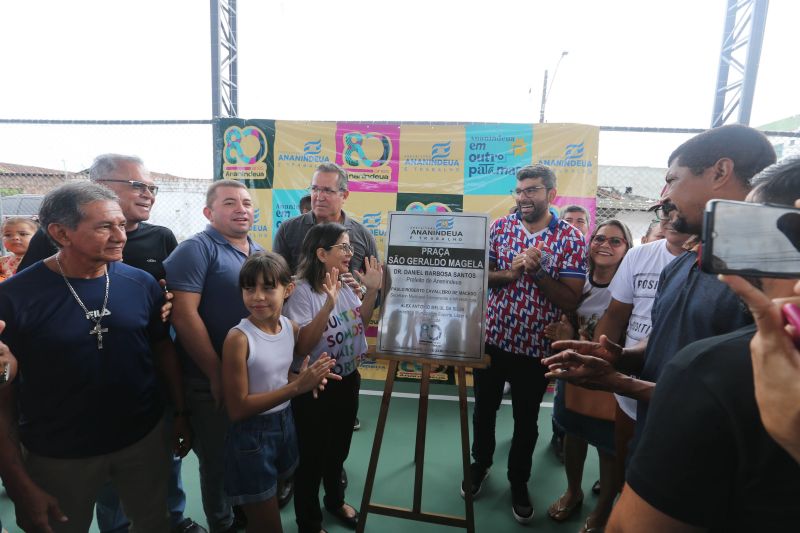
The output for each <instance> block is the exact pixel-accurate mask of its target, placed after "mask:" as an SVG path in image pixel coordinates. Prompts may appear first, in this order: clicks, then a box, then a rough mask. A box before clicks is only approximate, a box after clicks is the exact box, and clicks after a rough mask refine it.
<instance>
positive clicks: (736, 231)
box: [701, 200, 800, 278]
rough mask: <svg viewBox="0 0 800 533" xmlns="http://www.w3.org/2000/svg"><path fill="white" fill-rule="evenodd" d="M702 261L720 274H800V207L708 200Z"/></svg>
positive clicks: (709, 270) (708, 269)
mask: <svg viewBox="0 0 800 533" xmlns="http://www.w3.org/2000/svg"><path fill="white" fill-rule="evenodd" d="M701 265H702V267H703V270H705V271H706V272H713V273H718V274H740V275H745V276H762V277H778V278H800V209H795V208H793V207H786V206H776V205H771V204H756V203H749V202H733V201H729V200H712V201H710V202H708V204H707V205H706V211H705V218H704V221H703V245H702V248H701Z"/></svg>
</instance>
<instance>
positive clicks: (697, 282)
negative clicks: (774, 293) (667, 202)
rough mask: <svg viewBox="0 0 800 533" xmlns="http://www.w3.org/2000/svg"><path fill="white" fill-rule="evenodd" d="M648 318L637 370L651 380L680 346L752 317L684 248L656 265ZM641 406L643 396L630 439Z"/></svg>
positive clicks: (640, 422)
mask: <svg viewBox="0 0 800 533" xmlns="http://www.w3.org/2000/svg"><path fill="white" fill-rule="evenodd" d="M652 318H653V328H652V330H651V333H650V337H649V339H648V341H647V350H646V352H645V360H644V368H643V369H642V373H641V379H643V380H645V381H652V382H657V381H658V378H659V377H660V376H661V372H662V371H663V370H664V367H665V366H666V365H667V363H669V362H670V361H671V360H672V358H673V357H675V355H676V354H677V353H678V352H679V351H680V350H681V349H682V348H683V347H684V346H687V345H689V344H691V343H692V342H695V341H698V340H701V339H705V338H708V337H715V336H717V335H724V334H726V333H730V332H731V331H735V330H737V329H739V328H741V327H742V326H746V325H748V324H751V323H752V322H753V317H752V315H750V312H749V311H748V310H747V308H746V307H745V305H744V304H743V303H742V301H741V300H739V297H738V296H736V294H734V292H733V291H731V290H730V288H728V286H727V285H726V284H724V283H722V282H721V281H720V280H718V279H717V276H716V274H709V273H707V272H703V271H702V270H700V267H699V266H698V265H697V254H696V253H695V252H684V254H683V255H681V256H679V257H677V258H676V259H675V260H674V261H673V262H671V263H670V264H669V265H667V266H666V267H664V270H662V271H661V279H660V280H659V285H658V292H656V297H655V300H654V301H653V311H652ZM647 408H648V403H647V402H639V403H638V407H637V413H636V439H635V441H634V442H637V441H638V439H639V436H640V435H641V432H642V428H644V424H645V421H646V419H647Z"/></svg>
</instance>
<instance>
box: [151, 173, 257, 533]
mask: <svg viewBox="0 0 800 533" xmlns="http://www.w3.org/2000/svg"><path fill="white" fill-rule="evenodd" d="M203 215H205V217H206V218H207V219H208V220H209V222H210V224H209V225H208V226H206V229H205V230H203V231H201V232H200V233H198V234H196V235H194V236H192V237H191V238H189V239H187V240H185V241H184V242H182V243H181V244H180V245H179V246H178V247H177V248H176V249H175V251H174V252H172V255H170V256H169V258H168V259H167V260H166V261H164V267H165V268H166V271H167V286H168V287H169V288H170V290H171V291H172V292H173V294H174V295H175V298H174V300H173V309H172V324H173V326H174V327H175V331H176V333H177V348H178V353H179V354H180V355H181V359H182V364H183V374H184V389H185V390H186V395H187V406H188V408H189V409H190V413H189V421H190V423H191V425H192V431H193V432H194V452H195V454H196V455H197V458H198V461H199V463H200V489H201V492H202V497H203V510H204V511H205V513H206V520H207V521H208V526H209V531H210V532H211V533H224V532H228V531H231V532H233V531H236V529H235V527H234V525H233V513H232V511H231V507H230V505H229V504H228V503H227V500H226V498H225V491H224V487H223V446H224V440H225V433H226V431H227V426H228V419H227V417H226V416H225V411H224V410H223V409H222V392H221V390H222V389H221V384H220V382H221V375H220V368H221V366H220V363H221V356H222V344H223V342H224V340H225V336H226V335H227V334H228V330H230V329H231V328H232V327H233V326H234V325H236V324H238V323H239V321H240V320H241V319H242V318H244V317H246V316H247V315H248V314H249V313H248V311H247V309H246V308H245V307H244V304H243V302H242V296H241V291H240V290H239V270H240V269H241V266H242V264H243V263H244V262H245V260H246V259H247V257H248V256H249V255H251V254H253V253H255V252H260V251H263V248H262V247H261V246H259V245H258V244H256V243H255V242H253V241H252V240H251V239H250V237H248V235H247V234H248V232H249V231H250V227H251V226H252V225H253V202H252V200H251V199H250V193H249V192H248V191H247V188H246V187H245V186H244V185H243V184H242V183H240V182H238V181H232V180H222V181H216V182H214V183H213V184H211V186H209V188H208V192H207V193H206V207H205V208H203Z"/></svg>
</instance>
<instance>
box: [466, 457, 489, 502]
mask: <svg viewBox="0 0 800 533" xmlns="http://www.w3.org/2000/svg"><path fill="white" fill-rule="evenodd" d="M469 473H470V477H471V478H472V497H473V498H475V496H477V495H478V494H479V493H480V491H481V486H482V485H483V480H485V479H486V478H487V477H489V469H488V468H484V467H483V466H481V465H479V464H478V463H472V464H471V465H469ZM464 487H465V485H464V482H463V481H462V482H461V497H462V498H465V497H466V496H467V492H466V490H465V489H464Z"/></svg>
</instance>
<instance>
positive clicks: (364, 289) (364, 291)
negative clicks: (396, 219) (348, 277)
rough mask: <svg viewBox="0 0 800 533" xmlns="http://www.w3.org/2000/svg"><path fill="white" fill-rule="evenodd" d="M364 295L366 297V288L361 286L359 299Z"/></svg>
mask: <svg viewBox="0 0 800 533" xmlns="http://www.w3.org/2000/svg"><path fill="white" fill-rule="evenodd" d="M366 295H367V286H366V285H362V286H361V297H362V298H363V297H364V296H366Z"/></svg>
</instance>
